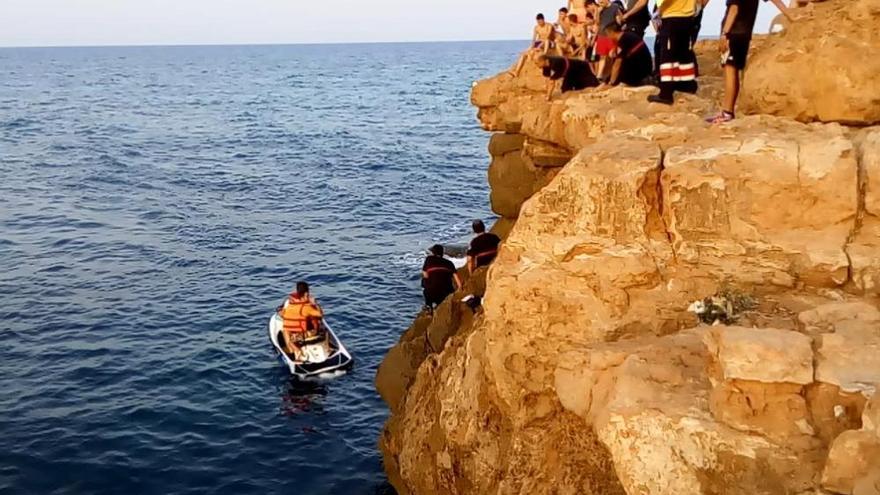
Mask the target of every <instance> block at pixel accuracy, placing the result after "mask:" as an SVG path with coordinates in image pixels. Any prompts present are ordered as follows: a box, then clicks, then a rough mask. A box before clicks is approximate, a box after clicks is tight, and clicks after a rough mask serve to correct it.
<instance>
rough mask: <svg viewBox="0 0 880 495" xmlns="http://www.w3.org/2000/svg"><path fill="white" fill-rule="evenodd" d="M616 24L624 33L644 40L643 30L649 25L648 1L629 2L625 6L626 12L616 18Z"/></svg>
mask: <svg viewBox="0 0 880 495" xmlns="http://www.w3.org/2000/svg"><path fill="white" fill-rule="evenodd" d="M617 23H618V24H620V25H621V26H623V30H624V31H625V32H628V33H633V34H635V35H638V37H639V38H644V37H645V30H646V29H648V24H650V23H651V12H650V11H649V10H648V0H629V1H628V2H627V4H626V11H624V12H621V13H620V14H619V15H618V16H617Z"/></svg>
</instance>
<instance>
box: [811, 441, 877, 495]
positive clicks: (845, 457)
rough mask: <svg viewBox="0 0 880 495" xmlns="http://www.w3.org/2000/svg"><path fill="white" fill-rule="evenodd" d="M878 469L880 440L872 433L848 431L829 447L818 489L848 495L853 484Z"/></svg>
mask: <svg viewBox="0 0 880 495" xmlns="http://www.w3.org/2000/svg"><path fill="white" fill-rule="evenodd" d="M878 469H880V438H878V437H877V436H876V435H874V434H873V432H867V431H860V430H850V431H845V432H843V433H841V434H840V435H839V436H838V437H837V438H836V439H835V440H834V443H833V444H832V445H831V450H830V452H828V462H827V463H826V464H825V470H824V472H823V473H822V486H823V487H824V488H825V489H827V490H831V491H833V492H835V493H844V494H851V493H853V490H854V488H855V484H856V482H858V481H860V480H862V479H863V478H866V477H868V476H870V475H872V474H873V473H875V472H876V471H877V470H878Z"/></svg>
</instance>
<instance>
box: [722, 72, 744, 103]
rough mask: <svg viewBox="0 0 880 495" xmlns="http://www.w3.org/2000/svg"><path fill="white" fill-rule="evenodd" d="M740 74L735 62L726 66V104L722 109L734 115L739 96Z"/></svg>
mask: <svg viewBox="0 0 880 495" xmlns="http://www.w3.org/2000/svg"><path fill="white" fill-rule="evenodd" d="M739 76H740V71H739V69H737V68H736V67H734V66H733V64H726V65H725V66H724V104H723V105H722V110H724V111H725V112H727V113H729V114H731V115H734V114H735V112H734V109H735V108H736V99H737V98H738V97H739Z"/></svg>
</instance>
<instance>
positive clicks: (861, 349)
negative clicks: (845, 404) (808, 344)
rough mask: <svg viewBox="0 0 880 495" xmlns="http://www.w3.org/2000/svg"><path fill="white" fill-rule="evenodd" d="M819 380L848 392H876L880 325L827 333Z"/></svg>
mask: <svg viewBox="0 0 880 495" xmlns="http://www.w3.org/2000/svg"><path fill="white" fill-rule="evenodd" d="M816 380H817V381H820V382H823V383H830V384H833V385H837V386H838V387H840V388H841V390H843V391H846V392H859V391H873V390H875V389H877V388H878V385H880V325H877V324H869V325H858V326H851V327H847V329H846V331H843V332H840V331H839V332H837V333H825V334H822V335H821V336H820V337H819V345H818V347H817V350H816Z"/></svg>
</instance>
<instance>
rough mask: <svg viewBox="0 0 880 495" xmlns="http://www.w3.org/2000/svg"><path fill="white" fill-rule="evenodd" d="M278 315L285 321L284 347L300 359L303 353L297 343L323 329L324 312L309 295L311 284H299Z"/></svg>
mask: <svg viewBox="0 0 880 495" xmlns="http://www.w3.org/2000/svg"><path fill="white" fill-rule="evenodd" d="M278 314H279V315H281V319H282V320H284V340H285V343H284V346H285V349H286V350H287V352H288V353H290V354H291V355H293V356H295V357H297V358H299V356H300V354H301V352H300V349H299V346H298V345H297V342H301V341H302V340H303V339H304V338H306V337H308V336H309V335H313V334H315V333H317V332H318V331H319V330H320V329H321V320H322V319H323V318H324V312H323V311H322V310H321V307H320V306H318V303H317V302H315V300H314V299H312V297H311V296H310V295H309V284H307V283H306V282H297V283H296V290H295V291H294V292H293V293H291V294H290V296H289V297H288V298H287V301H285V302H284V305H282V306H281V307H280V308H279V310H278Z"/></svg>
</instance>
